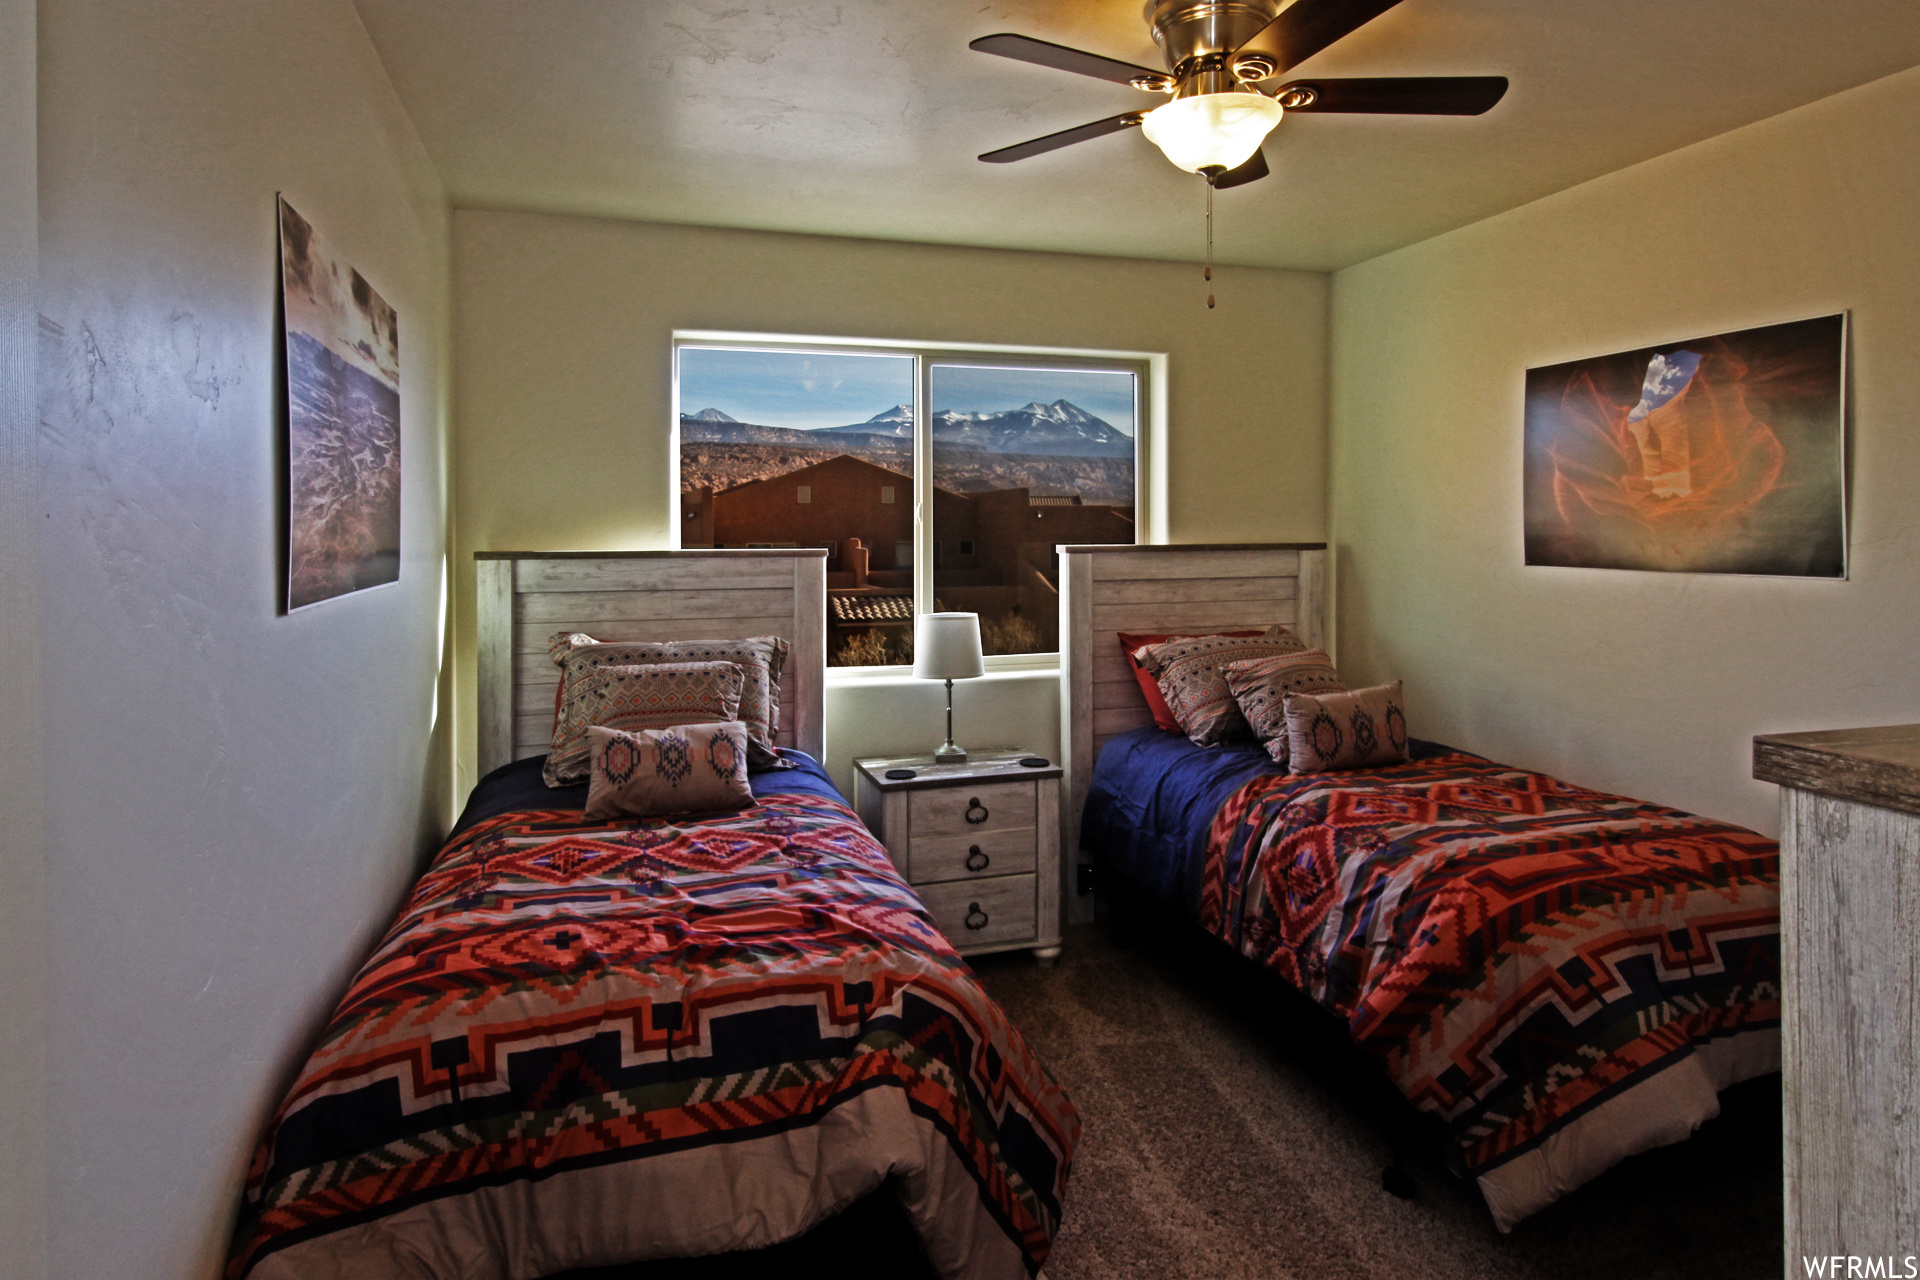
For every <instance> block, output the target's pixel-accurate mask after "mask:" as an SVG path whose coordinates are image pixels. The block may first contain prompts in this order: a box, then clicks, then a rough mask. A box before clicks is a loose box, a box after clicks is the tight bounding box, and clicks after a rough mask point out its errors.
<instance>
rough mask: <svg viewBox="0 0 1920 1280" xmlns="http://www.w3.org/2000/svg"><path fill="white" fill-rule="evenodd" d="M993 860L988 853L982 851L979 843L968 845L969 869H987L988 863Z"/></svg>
mask: <svg viewBox="0 0 1920 1280" xmlns="http://www.w3.org/2000/svg"><path fill="white" fill-rule="evenodd" d="M991 861H993V859H991V858H989V857H988V856H987V855H986V854H984V853H982V852H981V851H980V846H979V845H977V844H975V845H968V846H967V870H969V871H985V870H986V869H987V864H988V863H989V862H991Z"/></svg>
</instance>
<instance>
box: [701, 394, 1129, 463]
mask: <svg viewBox="0 0 1920 1280" xmlns="http://www.w3.org/2000/svg"><path fill="white" fill-rule="evenodd" d="M680 438H681V439H682V440H686V441H711V442H715V443H736V444H782V445H788V446H792V447H796V448H803V449H806V448H811V449H819V448H839V449H849V450H854V451H874V450H878V451H880V452H895V451H898V450H899V449H902V448H910V447H911V446H912V441H913V409H912V407H911V406H909V405H904V404H897V405H895V406H893V408H891V409H888V410H887V411H886V412H884V413H876V414H874V415H873V417H871V418H868V419H867V420H866V421H865V422H853V423H849V424H847V425H846V426H844V427H821V428H820V429H819V430H817V431H799V430H795V429H793V428H791V427H764V426H758V425H755V424H754V423H750V422H741V421H739V420H738V419H737V418H732V417H729V416H728V415H727V414H724V413H722V412H721V411H720V410H718V409H702V410H701V411H700V412H699V413H693V414H686V415H683V416H682V417H681V419H680ZM933 444H934V447H935V448H936V449H963V450H970V451H972V452H976V453H1027V454H1044V455H1050V456H1055V457H1076V458H1131V457H1132V456H1133V439H1132V437H1130V436H1126V435H1123V434H1121V433H1120V432H1118V431H1116V430H1114V429H1113V427H1112V426H1111V425H1109V424H1108V423H1107V422H1106V421H1105V420H1104V419H1102V418H1100V417H1097V416H1096V415H1094V414H1091V413H1088V412H1087V411H1086V410H1085V409H1082V408H1081V407H1080V406H1079V405H1077V404H1074V403H1073V402H1072V401H1069V400H1055V401H1054V402H1053V403H1052V404H1041V403H1040V402H1039V401H1038V400H1036V401H1034V402H1032V403H1031V404H1026V405H1022V406H1021V407H1020V408H1018V409H1006V410H1002V411H1000V412H998V413H955V412H953V411H952V410H946V411H943V412H940V413H936V414H934V415H933Z"/></svg>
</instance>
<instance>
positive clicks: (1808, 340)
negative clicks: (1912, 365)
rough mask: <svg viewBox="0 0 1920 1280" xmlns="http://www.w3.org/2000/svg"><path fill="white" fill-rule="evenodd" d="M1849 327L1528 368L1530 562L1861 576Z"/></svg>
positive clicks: (1766, 333)
mask: <svg viewBox="0 0 1920 1280" xmlns="http://www.w3.org/2000/svg"><path fill="white" fill-rule="evenodd" d="M1846 321H1847V318H1846V316H1844V315H1830V316H1820V317H1817V318H1815V319H1811V320H1797V321H1792V322H1790V323H1786V324H1773V325H1765V326H1762V327H1760V328H1754V329H1742V330H1738V331H1736V332H1732V333H1721V334H1715V335H1714V336H1712V337H1706V338H1694V339H1689V340H1688V341H1685V342H1674V343H1667V344H1664V345H1662V346H1658V347H1642V348H1640V349H1639V350H1637V351H1623V352H1620V353H1619V354H1617V355H1610V356H1595V357H1591V358H1589V359H1585V360H1573V361H1569V362H1567V363H1565V364H1557V365H1548V366H1544V367H1541V368H1537V369H1529V370H1527V390H1526V395H1527V400H1526V444H1525V486H1526V497H1525V506H1526V557H1527V559H1526V562H1527V563H1528V564H1530V565H1559V566H1565V567H1571V568H1589V569H1643V570H1645V569H1651V570H1661V571H1667V572H1681V573H1738V574H1762V575H1773V576H1785V577H1808V578H1844V577H1846V574H1847V520H1846V433H1845V426H1844V424H1845V416H1844V394H1843V393H1844V389H1845V376H1844V375H1845V355H1846Z"/></svg>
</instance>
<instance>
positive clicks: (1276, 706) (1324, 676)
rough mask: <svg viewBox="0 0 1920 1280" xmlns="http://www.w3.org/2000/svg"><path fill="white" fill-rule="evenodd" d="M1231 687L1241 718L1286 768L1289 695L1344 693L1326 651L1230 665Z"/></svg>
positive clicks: (1277, 655) (1256, 659)
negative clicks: (1242, 717)
mask: <svg viewBox="0 0 1920 1280" xmlns="http://www.w3.org/2000/svg"><path fill="white" fill-rule="evenodd" d="M1225 674H1226V677H1227V687H1228V688H1229V689H1231V690H1233V700H1234V701H1235V702H1237V703H1239V704H1240V714H1242V715H1244V716H1245V717H1246V718H1247V723H1248V724H1250V725H1252V726H1253V735H1254V737H1256V738H1258V739H1260V741H1261V743H1262V744H1263V745H1265V747H1266V748H1267V754H1268V755H1270V756H1272V757H1273V762H1274V763H1275V764H1278V765H1285V764H1286V763H1287V757H1288V746H1289V745H1290V744H1289V741H1288V738H1287V695H1288V694H1290V693H1344V692H1346V688H1347V686H1346V685H1344V684H1342V683H1341V682H1340V673H1339V672H1337V671H1335V670H1334V669H1333V659H1331V658H1329V657H1328V656H1327V654H1326V651H1325V650H1324V649H1302V650H1300V651H1299V652H1298V653H1281V654H1275V655H1274V656H1273V657H1271V658H1253V659H1251V660H1249V661H1246V662H1229V663H1228V664H1227V665H1226V668H1225Z"/></svg>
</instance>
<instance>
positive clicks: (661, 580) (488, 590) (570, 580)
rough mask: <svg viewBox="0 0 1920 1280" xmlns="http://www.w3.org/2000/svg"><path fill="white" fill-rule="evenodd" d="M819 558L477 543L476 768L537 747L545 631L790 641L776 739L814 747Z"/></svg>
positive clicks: (823, 631) (548, 666)
mask: <svg viewBox="0 0 1920 1280" xmlns="http://www.w3.org/2000/svg"><path fill="white" fill-rule="evenodd" d="M826 557H827V553H826V552H825V551H824V550H821V549H819V548H801V549H789V548H776V549H769V550H752V551H732V550H711V551H627V552H611V551H590V552H589V551H580V552H554V551H546V552H517V551H482V552H479V553H477V555H476V557H475V559H476V561H477V563H476V565H475V569H476V573H477V578H478V589H479V598H478V600H477V602H476V604H477V622H478V631H479V646H478V647H479V652H478V654H477V667H478V675H479V686H480V688H479V692H480V706H479V721H480V744H479V745H480V758H479V765H480V772H481V773H483V774H484V773H487V772H488V771H489V770H492V769H497V768H499V767H500V766H501V765H503V764H506V763H508V762H509V761H513V760H518V759H520V758H522V757H523V756H534V755H543V754H545V753H546V750H547V747H548V745H549V743H550V741H551V737H552V733H553V703H554V695H555V692H556V690H557V689H558V686H559V681H560V670H559V668H558V667H556V666H554V665H553V661H552V659H550V658H549V657H548V656H547V639H548V637H549V636H551V635H552V634H553V633H554V632H556V631H584V632H586V633H587V634H589V635H591V636H593V637H594V638H595V639H597V640H706V639H714V640H734V639H740V638H742V637H745V636H759V635H777V636H781V637H783V638H784V639H786V640H787V641H788V642H789V643H791V644H792V646H793V650H792V652H791V653H790V654H789V655H788V657H787V667H786V671H785V672H784V673H783V675H782V676H781V680H780V732H779V734H778V736H777V738H776V741H777V742H778V743H779V744H780V745H781V746H789V747H798V748H799V749H800V750H802V751H805V752H807V753H808V754H809V755H811V756H813V757H815V758H816V759H817V758H819V756H820V754H821V687H822V684H823V682H824V676H825V669H826V650H827V558H826Z"/></svg>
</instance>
